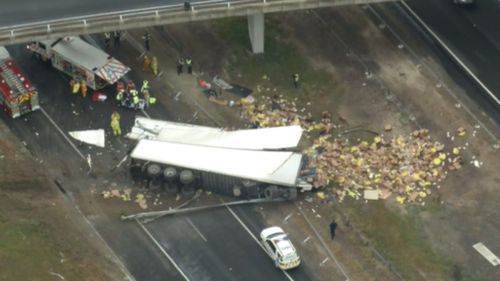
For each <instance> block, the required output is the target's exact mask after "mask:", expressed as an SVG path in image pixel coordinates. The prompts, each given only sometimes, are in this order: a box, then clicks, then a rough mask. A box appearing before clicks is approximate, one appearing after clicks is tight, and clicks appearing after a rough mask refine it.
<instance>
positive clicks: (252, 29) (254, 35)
mask: <svg viewBox="0 0 500 281" xmlns="http://www.w3.org/2000/svg"><path fill="white" fill-rule="evenodd" d="M248 32H249V33H250V42H251V43H252V51H253V53H254V54H262V53H264V13H259V14H255V15H249V16H248Z"/></svg>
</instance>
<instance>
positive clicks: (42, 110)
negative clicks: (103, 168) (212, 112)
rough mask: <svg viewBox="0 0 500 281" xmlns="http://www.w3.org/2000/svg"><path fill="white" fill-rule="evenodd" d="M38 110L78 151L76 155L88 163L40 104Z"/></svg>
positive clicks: (76, 149)
mask: <svg viewBox="0 0 500 281" xmlns="http://www.w3.org/2000/svg"><path fill="white" fill-rule="evenodd" d="M40 111H41V112H42V113H43V115H45V117H47V119H49V122H50V123H51V124H52V125H53V126H54V127H55V128H56V130H57V131H58V132H59V133H60V134H61V135H62V136H63V137H64V139H65V140H66V141H67V142H68V143H69V145H71V147H72V148H73V149H74V150H75V151H76V153H78V155H80V157H81V158H82V159H83V160H84V161H85V163H87V165H88V164H89V163H88V162H87V157H85V156H84V155H83V153H82V152H81V151H80V150H79V149H78V148H77V147H76V145H75V144H74V143H73V142H72V141H71V140H70V139H69V138H68V136H67V135H66V134H65V133H64V132H63V130H62V129H61V128H60V127H59V126H58V125H57V124H56V122H55V121H54V120H53V119H52V118H51V117H50V115H49V114H48V113H47V112H46V111H45V109H43V108H42V107H41V106H40Z"/></svg>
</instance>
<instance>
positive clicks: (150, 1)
mask: <svg viewBox="0 0 500 281" xmlns="http://www.w3.org/2000/svg"><path fill="white" fill-rule="evenodd" d="M184 2H185V1H184V0H140V1H138V0H102V1H99V0H87V1H81V0H43V1H39V0H26V1H23V3H22V4H20V3H19V1H15V0H3V1H2V8H1V9H0V27H3V26H12V25H18V24H26V23H32V22H39V21H46V20H54V19H62V18H68V17H78V16H85V15H93V14H100V13H107V12H115V11H125V10H133V9H143V8H151V7H158V6H168V5H176V4H182V3H184ZM190 2H191V3H195V2H200V1H190ZM214 2H215V1H214ZM226 2H227V1H226ZM21 19H22V20H21Z"/></svg>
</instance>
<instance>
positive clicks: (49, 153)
mask: <svg viewBox="0 0 500 281" xmlns="http://www.w3.org/2000/svg"><path fill="white" fill-rule="evenodd" d="M9 51H10V53H11V56H12V57H13V58H14V59H15V60H16V61H17V63H18V64H19V65H20V67H21V68H22V69H23V70H24V71H25V72H26V74H27V75H28V76H29V77H30V79H31V80H32V82H33V83H34V84H35V85H37V88H38V90H39V92H40V104H41V106H42V108H43V109H44V111H45V112H46V113H47V115H48V116H50V118H51V120H52V121H53V122H54V123H55V124H57V126H58V127H59V128H60V130H61V131H62V132H68V131H72V130H84V129H95V128H106V130H107V131H108V132H109V112H111V111H113V110H114V108H115V105H114V102H113V101H112V100H111V101H108V102H104V103H91V102H90V97H87V99H86V100H83V99H82V98H81V95H77V96H73V95H71V93H70V87H69V84H68V82H69V78H68V77H67V76H65V75H64V74H62V73H61V72H60V71H58V70H56V69H54V68H52V67H51V66H50V65H48V64H45V63H43V62H41V61H38V60H36V59H35V58H34V57H33V56H32V55H30V54H28V52H27V51H26V49H25V48H24V47H23V46H22V45H18V46H12V47H9ZM131 75H132V76H133V75H134V73H132V74H131ZM136 80H137V79H136ZM108 91H112V88H111V87H109V89H108ZM110 96H112V95H110ZM155 109H156V110H157V112H155V111H154V110H155ZM119 111H120V114H121V116H122V131H123V132H126V131H128V130H129V128H130V127H131V126H132V124H133V119H134V116H135V115H136V114H137V112H134V111H128V110H125V109H120V110H119ZM149 113H150V114H151V115H153V116H157V117H160V116H161V118H163V119H172V116H169V115H171V114H172V113H169V112H167V111H166V110H162V109H161V108H160V105H158V106H157V107H155V108H152V109H151V112H149ZM52 121H50V120H49V119H48V118H47V116H46V115H44V114H43V112H41V111H37V112H33V113H30V114H28V115H26V116H23V117H21V118H20V119H16V120H10V119H7V123H8V125H9V127H10V128H11V129H12V130H13V132H14V133H15V134H16V136H17V137H18V138H19V139H20V140H21V141H23V143H24V144H25V145H26V146H27V148H28V149H29V150H30V151H31V152H32V153H33V154H34V156H35V157H36V158H37V159H38V160H39V161H40V163H41V164H42V165H44V166H45V167H47V169H48V170H49V171H50V172H51V176H52V177H54V178H55V179H56V180H57V181H58V182H59V184H60V186H62V187H63V188H64V189H65V190H66V192H67V196H68V197H69V198H81V196H78V195H79V194H81V193H87V194H88V192H89V186H91V184H92V183H94V182H96V181H95V178H97V179H99V178H105V177H106V178H107V177H109V168H110V167H113V166H114V165H115V164H116V163H117V162H118V161H119V160H120V159H121V158H122V157H123V155H124V154H125V152H126V151H127V149H128V148H129V145H130V143H128V141H127V140H126V138H120V139H118V138H107V140H106V148H105V149H101V148H97V147H90V146H88V145H82V144H78V143H76V142H74V141H73V142H74V143H75V147H72V146H71V145H70V144H69V143H68V141H67V140H65V139H64V137H63V136H62V134H61V132H60V131H58V129H57V128H56V127H55V126H54V125H53V124H52V123H51V122H52ZM76 150H78V151H79V152H80V154H81V155H79V153H77V151H76ZM82 155H83V157H82ZM87 155H91V158H92V159H93V161H92V167H93V170H94V173H93V175H92V176H89V175H88V174H87V170H88V167H87V164H86V161H85V159H84V157H86V156H87ZM122 174H123V175H121V174H119V175H115V176H118V177H119V176H124V177H127V176H128V175H127V173H126V171H123V172H122ZM107 179H108V178H107ZM109 181H113V179H112V178H109ZM77 202H78V201H77ZM80 203H82V202H81V201H80ZM89 204H90V203H89ZM87 209H92V208H89V207H87ZM235 212H237V213H238V217H241V220H242V221H244V224H245V225H248V229H249V230H250V231H251V232H252V233H253V235H255V236H256V237H258V234H259V232H260V230H261V229H263V228H264V226H265V224H264V223H263V222H262V219H261V216H260V215H259V214H258V212H255V211H253V209H252V208H251V207H250V208H235ZM87 217H88V219H89V220H90V221H91V222H92V224H93V225H94V226H95V228H96V229H97V230H98V231H99V233H100V235H101V236H102V237H103V238H104V239H105V240H106V242H107V243H108V245H109V246H110V247H111V248H112V249H113V251H114V252H115V253H116V255H117V256H118V257H119V258H120V259H121V260H122V261H123V263H124V264H125V266H126V267H127V268H128V270H129V271H130V272H131V274H132V275H133V276H134V277H135V278H136V280H148V281H162V280H173V281H175V280H185V279H184V278H183V277H182V274H185V275H186V276H187V277H188V278H189V280H196V281H199V280H217V281H219V280H271V281H272V280H276V281H278V280H279V281H282V280H290V279H289V277H288V276H286V275H285V274H284V273H283V272H282V271H280V270H278V269H276V268H275V267H274V262H273V261H272V260H271V259H270V258H269V257H268V256H267V255H266V253H265V252H264V251H263V250H262V249H261V248H260V247H259V245H258V243H257V242H256V241H255V239H254V238H253V237H252V235H250V234H249V233H248V231H247V230H245V228H244V227H243V226H242V225H241V223H240V222H239V221H238V220H237V219H236V218H235V217H234V216H233V215H232V214H231V213H230V212H229V211H228V210H227V209H223V208H222V209H218V210H213V211H207V212H202V213H194V214H189V215H184V216H175V217H166V218H163V219H160V220H157V221H155V222H152V223H150V224H147V225H145V227H146V228H147V229H148V230H149V231H150V232H151V234H152V236H153V237H154V238H155V239H156V240H157V241H158V242H159V243H160V245H161V248H160V247H158V245H155V243H154V242H153V241H152V239H151V238H150V237H148V235H147V234H146V233H145V232H144V231H143V229H141V227H140V225H138V224H137V223H135V222H122V221H120V220H119V214H114V215H109V214H106V213H102V212H99V209H98V208H96V209H95V211H94V212H92V211H91V212H90V214H89V215H88V216H87ZM162 250H165V251H166V252H167V253H168V254H169V255H171V257H172V258H173V260H174V262H175V263H176V264H173V263H172V262H171V261H170V260H169V259H168V258H167V257H166V256H165V255H164V253H163V252H162ZM177 265H178V266H179V268H176V266H177ZM179 269H180V271H182V273H180V272H179ZM308 270H310V269H309V267H308V266H303V267H300V268H299V269H297V270H294V271H292V272H291V273H290V274H291V275H292V276H293V277H292V278H293V279H292V280H311V278H310V277H309V274H307V272H308Z"/></svg>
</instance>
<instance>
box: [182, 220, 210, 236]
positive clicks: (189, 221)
mask: <svg viewBox="0 0 500 281" xmlns="http://www.w3.org/2000/svg"><path fill="white" fill-rule="evenodd" d="M186 221H187V222H188V223H189V224H190V225H191V226H192V227H193V228H194V230H195V231H196V232H197V233H198V235H200V236H201V239H203V240H204V241H205V242H208V240H207V238H205V236H204V235H203V234H202V233H201V231H200V230H199V229H198V228H197V227H196V225H194V223H193V222H192V221H191V220H190V219H189V218H186Z"/></svg>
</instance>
